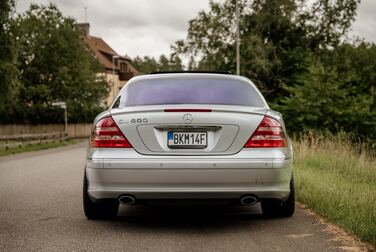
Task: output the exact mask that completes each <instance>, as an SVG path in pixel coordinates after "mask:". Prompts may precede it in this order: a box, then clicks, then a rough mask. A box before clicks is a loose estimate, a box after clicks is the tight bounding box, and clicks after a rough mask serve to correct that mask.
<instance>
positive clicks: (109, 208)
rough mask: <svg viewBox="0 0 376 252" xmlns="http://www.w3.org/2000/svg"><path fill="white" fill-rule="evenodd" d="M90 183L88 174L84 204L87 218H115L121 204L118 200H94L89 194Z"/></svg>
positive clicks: (84, 189)
mask: <svg viewBox="0 0 376 252" xmlns="http://www.w3.org/2000/svg"><path fill="white" fill-rule="evenodd" d="M87 190H88V183H87V178H86V174H85V175H84V182H83V206H84V213H85V216H86V218H88V219H89V220H104V219H111V218H115V217H116V216H117V214H118V210H119V204H118V202H117V201H116V200H112V199H111V200H105V201H101V202H94V201H92V200H91V199H90V197H89V194H88V191H87Z"/></svg>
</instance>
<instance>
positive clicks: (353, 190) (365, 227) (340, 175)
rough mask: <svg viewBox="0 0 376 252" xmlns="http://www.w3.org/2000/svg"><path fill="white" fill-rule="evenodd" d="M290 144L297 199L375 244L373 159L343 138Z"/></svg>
mask: <svg viewBox="0 0 376 252" xmlns="http://www.w3.org/2000/svg"><path fill="white" fill-rule="evenodd" d="M293 144H294V176H295V183H296V191H297V200H298V201H300V202H302V203H304V204H306V205H307V206H308V207H310V208H311V209H313V210H314V211H315V212H317V213H318V214H320V215H321V216H323V217H325V218H327V219H328V220H330V221H331V222H333V223H335V224H337V225H338V226H340V227H342V228H343V229H345V230H347V231H348V232H350V233H353V234H355V235H357V236H358V237H359V238H361V239H362V240H364V241H368V242H370V243H372V244H373V245H376V160H375V159H374V158H372V157H371V155H369V154H368V153H367V151H366V149H365V148H364V147H362V146H359V145H352V144H351V143H350V142H349V141H346V140H340V139H335V138H331V139H321V140H319V141H318V140H317V139H316V140H314V141H312V138H311V139H308V138H305V139H301V140H299V141H294V143H293Z"/></svg>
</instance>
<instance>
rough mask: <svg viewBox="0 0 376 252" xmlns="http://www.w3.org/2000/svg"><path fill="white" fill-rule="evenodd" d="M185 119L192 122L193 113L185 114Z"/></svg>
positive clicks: (186, 121)
mask: <svg viewBox="0 0 376 252" xmlns="http://www.w3.org/2000/svg"><path fill="white" fill-rule="evenodd" d="M183 121H184V122H185V123H191V122H193V116H192V115H191V114H185V115H184V116H183Z"/></svg>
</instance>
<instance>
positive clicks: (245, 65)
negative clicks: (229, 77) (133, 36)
mask: <svg viewBox="0 0 376 252" xmlns="http://www.w3.org/2000/svg"><path fill="white" fill-rule="evenodd" d="M358 4H359V0H344V1H342V0H337V1H329V0H315V1H308V0H253V1H249V0H240V1H239V5H240V9H241V10H242V11H241V14H240V17H241V18H240V27H241V52H240V54H241V74H242V75H246V76H248V77H250V78H252V80H253V81H254V82H255V83H256V85H257V86H258V87H259V88H260V89H261V91H262V92H263V93H264V95H265V96H266V97H267V99H269V100H272V101H274V100H276V99H277V98H278V97H279V96H280V95H281V94H285V90H284V89H283V88H282V87H283V85H285V84H287V83H288V82H291V81H294V78H295V76H296V75H298V74H300V73H302V72H304V71H306V67H307V65H309V62H306V58H310V55H311V54H312V53H317V52H318V51H320V50H321V49H322V48H328V47H333V46H336V45H338V43H339V41H340V38H341V37H342V36H343V35H344V34H345V33H346V32H347V31H348V29H349V27H350V25H351V22H352V21H353V20H354V17H355V14H356V8H357V5H358ZM235 20H236V19H235V1H234V0H225V1H223V2H213V1H211V2H210V11H208V12H205V11H201V12H200V13H199V14H198V16H197V17H196V18H195V19H192V20H191V21H190V22H189V28H188V33H187V38H186V39H185V40H180V41H177V42H176V43H175V45H174V46H173V53H175V54H177V55H179V56H181V57H186V58H190V57H194V58H195V59H196V60H197V61H198V64H197V68H198V69H202V70H225V71H231V72H235V65H236V64H235V25H236V24H235ZM307 63H308V64H307ZM191 65H192V64H191Z"/></svg>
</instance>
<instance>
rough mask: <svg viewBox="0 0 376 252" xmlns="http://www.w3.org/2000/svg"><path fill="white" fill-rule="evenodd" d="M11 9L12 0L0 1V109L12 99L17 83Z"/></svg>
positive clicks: (12, 8) (12, 7)
mask: <svg viewBox="0 0 376 252" xmlns="http://www.w3.org/2000/svg"><path fill="white" fill-rule="evenodd" d="M13 11H14V1H8V0H6V1H1V2H0V46H1V48H0V90H1V91H0V100H1V101H2V102H1V104H0V111H2V110H4V104H6V103H7V102H9V101H11V100H12V97H13V96H14V89H15V86H16V83H17V79H16V78H17V68H16V66H15V59H16V48H15V44H14V42H13V36H12V27H11V14H12V13H13Z"/></svg>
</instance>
